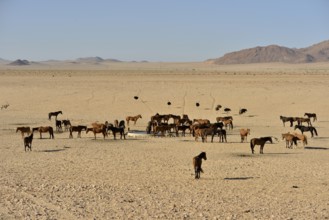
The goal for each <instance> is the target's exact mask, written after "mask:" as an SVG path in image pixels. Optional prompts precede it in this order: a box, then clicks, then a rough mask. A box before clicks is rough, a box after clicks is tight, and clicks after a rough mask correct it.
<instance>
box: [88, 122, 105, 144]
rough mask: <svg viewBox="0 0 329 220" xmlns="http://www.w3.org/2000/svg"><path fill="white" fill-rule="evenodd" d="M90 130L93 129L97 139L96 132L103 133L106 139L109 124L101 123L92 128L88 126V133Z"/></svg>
mask: <svg viewBox="0 0 329 220" xmlns="http://www.w3.org/2000/svg"><path fill="white" fill-rule="evenodd" d="M89 131H92V132H93V133H94V137H95V140H96V134H98V133H102V134H103V137H104V139H105V136H108V135H107V126H106V125H105V124H100V126H93V127H92V128H87V130H86V134H88V132H89Z"/></svg>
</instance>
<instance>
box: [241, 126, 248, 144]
mask: <svg viewBox="0 0 329 220" xmlns="http://www.w3.org/2000/svg"><path fill="white" fill-rule="evenodd" d="M248 135H250V129H249V128H247V129H244V128H241V129H240V136H241V143H243V141H244V139H246V142H247V136H248Z"/></svg>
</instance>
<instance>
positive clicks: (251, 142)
mask: <svg viewBox="0 0 329 220" xmlns="http://www.w3.org/2000/svg"><path fill="white" fill-rule="evenodd" d="M254 147H255V144H254V139H251V140H250V148H251V151H252V152H253V153H254Z"/></svg>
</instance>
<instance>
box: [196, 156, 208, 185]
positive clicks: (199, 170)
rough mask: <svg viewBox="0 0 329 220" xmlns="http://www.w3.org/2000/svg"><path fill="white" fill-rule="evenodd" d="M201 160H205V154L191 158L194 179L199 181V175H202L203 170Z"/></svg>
mask: <svg viewBox="0 0 329 220" xmlns="http://www.w3.org/2000/svg"><path fill="white" fill-rule="evenodd" d="M202 159H204V160H207V155H206V152H201V153H200V154H199V155H198V156H196V157H193V167H194V173H195V179H200V173H201V172H202V173H203V170H202V168H201V165H202Z"/></svg>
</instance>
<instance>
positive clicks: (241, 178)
mask: <svg viewBox="0 0 329 220" xmlns="http://www.w3.org/2000/svg"><path fill="white" fill-rule="evenodd" d="M250 179H254V177H252V176H247V177H226V178H224V180H250Z"/></svg>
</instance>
